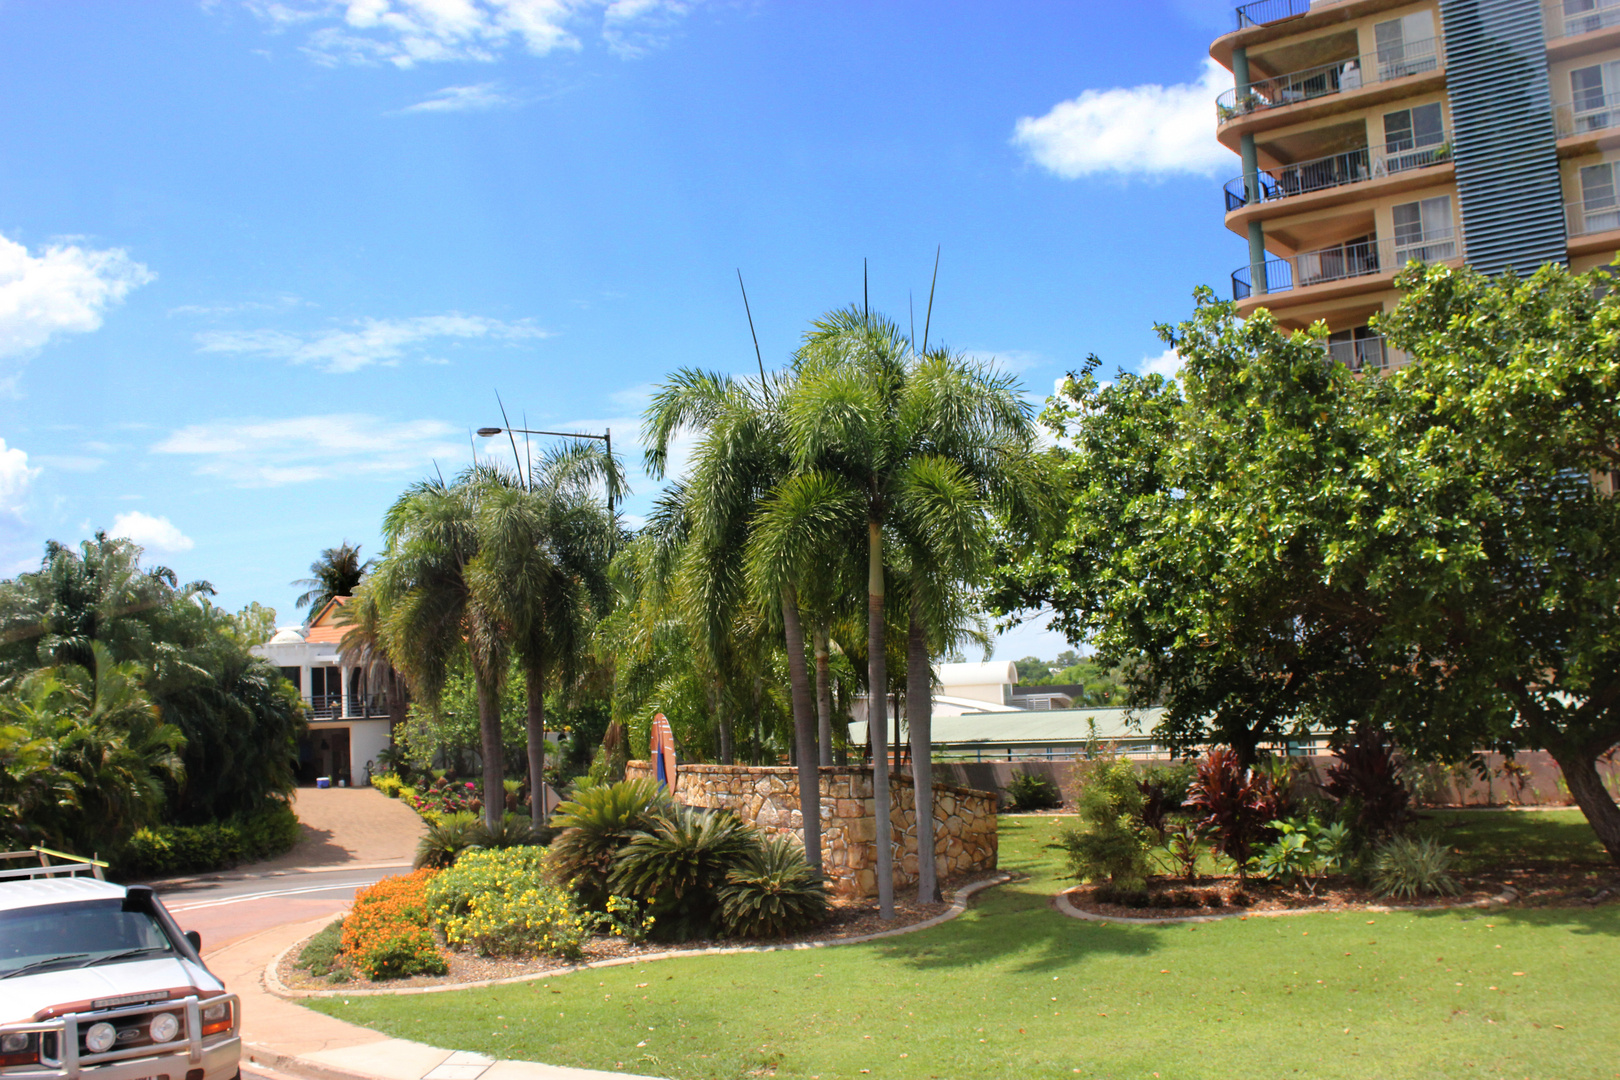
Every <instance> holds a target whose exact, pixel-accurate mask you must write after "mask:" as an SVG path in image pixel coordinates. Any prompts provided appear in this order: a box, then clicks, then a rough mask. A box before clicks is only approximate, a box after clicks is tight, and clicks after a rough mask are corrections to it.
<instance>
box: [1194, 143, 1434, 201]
mask: <svg viewBox="0 0 1620 1080" xmlns="http://www.w3.org/2000/svg"><path fill="white" fill-rule="evenodd" d="M1450 160H1451V142H1450V140H1449V139H1447V138H1446V136H1445V135H1444V134H1443V133H1442V134H1441V135H1440V136H1439V137H1438V139H1431V141H1427V142H1425V143H1424V144H1423V145H1418V144H1417V143H1415V142H1414V141H1413V140H1410V139H1403V140H1400V141H1397V142H1390V143H1385V144H1384V146H1383V147H1382V148H1381V149H1380V150H1379V151H1378V152H1377V153H1374V152H1373V151H1371V150H1366V149H1363V150H1351V151H1348V152H1347V153H1343V154H1333V155H1330V156H1328V157H1324V158H1316V159H1314V160H1312V161H1300V162H1295V163H1294V164H1292V165H1284V166H1282V167H1281V168H1279V169H1264V170H1261V171H1260V172H1259V173H1257V174H1256V175H1255V183H1256V185H1257V187H1258V191H1257V192H1255V194H1256V195H1257V196H1258V197H1257V198H1253V199H1251V198H1250V197H1249V195H1250V191H1249V184H1248V183H1247V181H1246V179H1245V178H1244V177H1241V176H1239V177H1234V178H1233V179H1231V180H1228V181H1227V182H1226V186H1225V191H1226V209H1227V211H1228V212H1230V211H1233V210H1236V209H1238V208H1239V207H1241V206H1245V205H1247V204H1248V203H1250V202H1262V203H1265V202H1274V201H1276V200H1277V199H1286V198H1289V197H1291V196H1294V195H1305V194H1309V193H1310V192H1312V191H1323V190H1326V189H1327V188H1335V187H1342V186H1343V185H1345V184H1356V183H1360V182H1361V181H1363V180H1373V179H1376V178H1378V177H1381V176H1389V175H1391V174H1393V173H1401V172H1407V171H1409V170H1411V169H1421V168H1425V167H1427V166H1429V165H1439V164H1441V163H1443V162H1446V161H1450Z"/></svg>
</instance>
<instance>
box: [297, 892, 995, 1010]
mask: <svg viewBox="0 0 1620 1080" xmlns="http://www.w3.org/2000/svg"><path fill="white" fill-rule="evenodd" d="M972 880H975V881H976V880H982V879H978V878H975V879H972ZM970 883H971V881H970V880H968V879H963V880H955V879H952V880H949V881H946V882H945V883H943V884H942V886H941V889H942V891H943V892H944V894H945V895H946V896H947V897H950V896H952V895H954V893H955V891H956V890H957V889H958V888H960V887H962V886H964V885H968V884H970ZM949 908H950V904H949V903H940V904H919V903H917V902H916V900H915V893H913V894H912V895H911V897H910V898H908V897H907V896H906V895H905V894H904V892H903V890H902V891H900V892H899V894H897V895H896V896H895V898H894V918H893V919H891V920H889V921H888V922H885V921H884V920H882V919H880V918H879V917H878V905H877V900H876V899H870V900H834V901H833V902H832V915H831V917H830V918H829V919H828V920H827V921H826V922H824V923H822V924H821V925H819V926H816V927H814V928H812V929H811V930H808V931H806V932H805V933H802V934H796V935H794V936H792V937H786V938H769V939H753V938H725V939H723V940H703V941H685V942H680V943H678V944H673V943H668V942H656V941H655V942H648V943H647V944H645V945H632V944H630V943H629V942H626V941H624V940H623V939H622V938H615V937H609V936H607V935H598V936H597V937H595V938H592V939H591V942H590V944H588V945H586V946H585V955H584V956H583V957H582V958H581V959H579V960H558V959H555V958H553V957H539V958H537V959H532V960H508V959H496V958H493V957H484V956H478V955H476V954H474V953H472V952H465V951H459V950H451V949H445V950H444V955H445V959H446V962H447V963H448V964H449V966H450V971H449V973H448V974H445V975H418V976H413V977H411V978H408V979H389V980H387V981H384V982H372V981H371V980H369V979H362V978H358V977H357V978H351V979H347V980H344V981H341V982H333V981H331V980H329V979H327V978H323V977H317V976H314V975H311V974H310V973H309V972H307V971H302V970H300V969H298V968H297V967H295V966H294V965H295V964H296V963H297V962H298V958H299V954H300V953H302V952H303V948H304V945H305V944H306V943H307V942H300V943H299V944H298V945H296V946H294V947H293V948H291V949H288V950H287V952H286V954H285V955H284V956H282V958H281V960H280V962H279V964H278V965H277V967H276V976H277V978H279V979H280V980H281V982H282V985H283V986H285V987H287V988H288V989H289V990H337V989H341V990H398V989H401V988H405V987H417V986H444V985H449V984H453V983H466V982H479V981H482V980H486V979H511V978H518V977H521V976H524V975H539V974H544V973H545V972H548V971H556V970H558V969H560V968H570V967H575V966H578V965H579V964H588V963H592V962H594V961H598V960H616V959H620V958H622V957H632V958H633V957H637V956H648V955H651V954H654V953H666V952H694V951H697V950H699V949H713V948H738V947H748V946H760V945H792V944H796V943H799V942H811V941H827V942H837V941H847V940H849V939H850V938H859V937H865V936H866V935H868V934H876V933H880V932H882V931H884V930H898V929H902V928H904V927H907V926H913V925H915V924H917V923H920V922H925V921H927V920H928V919H932V918H934V917H935V916H936V915H943V914H944V913H945V912H946V910H947V909H949ZM439 943H440V945H441V946H442V945H443V944H444V942H443V939H442V938H441V939H440V942H439Z"/></svg>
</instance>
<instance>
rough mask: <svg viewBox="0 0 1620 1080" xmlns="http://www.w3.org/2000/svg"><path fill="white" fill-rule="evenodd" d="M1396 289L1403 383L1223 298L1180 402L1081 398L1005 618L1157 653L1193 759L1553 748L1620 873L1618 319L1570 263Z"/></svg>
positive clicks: (1619, 307)
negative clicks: (1617, 780)
mask: <svg viewBox="0 0 1620 1080" xmlns="http://www.w3.org/2000/svg"><path fill="white" fill-rule="evenodd" d="M1399 283H1400V284H1401V285H1402V286H1403V287H1404V288H1405V289H1406V290H1407V295H1406V297H1405V299H1404V300H1403V301H1402V303H1401V305H1400V306H1399V308H1398V309H1397V310H1396V311H1395V312H1394V313H1392V314H1391V315H1389V316H1386V317H1384V318H1383V319H1382V320H1381V327H1382V329H1383V332H1384V333H1385V334H1386V336H1387V337H1388V339H1389V340H1390V341H1391V342H1392V343H1393V344H1394V345H1395V346H1397V347H1398V348H1401V349H1403V350H1405V351H1406V352H1407V353H1408V354H1409V355H1410V356H1411V363H1410V364H1409V365H1407V366H1406V367H1403V368H1401V369H1399V370H1397V371H1395V372H1393V373H1391V374H1389V375H1387V376H1371V377H1365V378H1363V377H1359V376H1356V375H1353V374H1351V373H1350V372H1349V371H1347V370H1346V369H1345V368H1344V367H1343V366H1342V365H1337V364H1334V363H1333V362H1331V360H1330V359H1329V358H1328V356H1327V355H1326V354H1325V352H1323V351H1322V349H1321V348H1320V346H1319V344H1318V343H1317V341H1316V340H1313V339H1312V338H1311V337H1310V336H1309V335H1305V334H1285V333H1283V332H1282V331H1280V330H1279V329H1278V328H1277V327H1276V324H1275V322H1274V320H1272V319H1271V317H1270V316H1269V314H1268V313H1266V312H1263V311H1262V312H1257V313H1256V314H1255V315H1254V316H1253V317H1251V318H1249V319H1247V320H1245V321H1243V322H1241V323H1240V322H1238V320H1237V319H1236V318H1235V315H1234V313H1233V311H1232V308H1231V306H1230V305H1228V304H1223V303H1217V302H1215V301H1214V300H1213V298H1212V296H1211V295H1210V294H1208V293H1207V292H1204V293H1202V294H1201V295H1200V297H1199V303H1198V308H1197V310H1196V312H1195V313H1194V316H1193V318H1192V319H1191V320H1189V321H1188V322H1186V323H1183V324H1181V325H1180V326H1178V327H1176V328H1174V329H1170V328H1165V330H1164V333H1165V335H1166V337H1167V339H1168V340H1169V341H1170V342H1171V344H1173V345H1174V346H1175V348H1176V349H1177V352H1178V354H1179V355H1180V356H1181V357H1182V360H1183V363H1184V368H1183V371H1184V377H1185V397H1184V398H1183V397H1182V396H1181V395H1180V394H1178V393H1176V392H1175V391H1174V390H1172V389H1169V388H1167V387H1165V386H1164V385H1163V384H1162V383H1157V382H1154V381H1152V380H1135V379H1121V380H1120V381H1119V382H1117V383H1116V384H1115V386H1114V387H1111V388H1102V387H1098V386H1096V385H1095V384H1094V383H1089V384H1088V382H1087V380H1086V379H1084V378H1081V379H1077V380H1075V381H1074V383H1073V384H1072V386H1071V390H1070V393H1069V395H1068V396H1069V398H1070V400H1069V402H1068V403H1061V402H1060V403H1058V404H1057V406H1056V408H1055V409H1053V410H1051V411H1049V415H1055V418H1056V419H1057V421H1058V426H1059V427H1061V428H1063V429H1064V430H1067V431H1068V432H1069V433H1070V435H1071V437H1072V438H1073V440H1074V444H1073V445H1074V446H1075V452H1074V455H1073V457H1072V458H1071V459H1070V460H1069V461H1068V462H1067V465H1066V467H1067V468H1068V470H1069V477H1070V488H1069V492H1070V515H1069V522H1068V525H1067V529H1066V532H1065V534H1064V536H1063V537H1062V538H1061V539H1060V540H1059V541H1058V542H1057V543H1055V544H1054V545H1053V546H1052V547H1051V548H1050V549H1049V550H1048V551H1047V552H1046V553H1045V554H1044V555H1043V556H1041V557H1038V558H1032V559H1029V560H1025V561H1024V563H1023V564H1022V565H1020V566H1019V567H1017V568H1016V570H1015V572H1014V573H1013V574H1011V575H1009V577H1010V579H1011V580H1010V582H1004V583H1003V584H1004V586H1008V587H1007V588H1005V590H1004V592H1003V594H1002V597H1001V598H1002V599H1003V600H1004V601H1005V600H1006V599H1008V597H1009V596H1012V597H1016V596H1020V595H1021V596H1022V597H1023V599H1024V600H1028V599H1032V598H1035V597H1037V596H1039V597H1044V598H1045V600H1046V601H1047V602H1050V603H1052V604H1053V606H1054V607H1056V608H1057V609H1058V611H1059V618H1060V619H1062V620H1064V622H1065V628H1066V629H1070V630H1071V636H1073V637H1074V638H1076V639H1079V638H1080V637H1085V636H1090V637H1091V638H1092V640H1093V641H1094V642H1095V643H1096V644H1097V647H1098V650H1099V653H1100V654H1101V655H1102V656H1103V657H1104V658H1105V659H1107V658H1112V659H1120V660H1122V659H1125V658H1127V657H1128V656H1131V655H1136V656H1140V657H1142V658H1143V660H1142V669H1141V670H1142V671H1143V673H1144V681H1146V682H1149V683H1156V684H1157V685H1158V686H1160V687H1162V688H1163V689H1164V690H1165V691H1166V698H1167V701H1168V703H1169V708H1170V712H1171V714H1172V715H1173V716H1174V717H1175V718H1176V724H1177V725H1179V726H1176V725H1173V726H1172V734H1174V735H1176V736H1178V737H1181V738H1183V739H1188V740H1190V739H1191V738H1193V737H1195V732H1196V734H1198V735H1202V736H1203V737H1204V738H1206V739H1208V738H1212V737H1213V738H1214V739H1215V740H1216V741H1225V742H1229V743H1231V744H1232V745H1234V746H1236V747H1238V748H1239V749H1240V750H1242V749H1243V748H1244V746H1243V741H1244V740H1246V741H1247V742H1248V745H1249V747H1250V748H1251V749H1252V747H1253V745H1254V744H1255V743H1256V742H1258V741H1260V740H1261V739H1266V738H1276V737H1278V736H1280V735H1283V734H1285V733H1286V731H1287V730H1288V729H1290V728H1293V727H1295V726H1304V725H1311V726H1317V727H1323V726H1325V727H1328V728H1332V729H1336V730H1339V731H1346V730H1348V729H1349V728H1350V727H1351V726H1352V725H1353V724H1354V722H1355V721H1357V720H1359V719H1362V718H1367V719H1371V720H1373V721H1375V722H1378V723H1382V724H1383V725H1384V726H1386V727H1387V728H1388V729H1389V730H1390V731H1391V732H1392V734H1393V735H1394V736H1395V738H1396V739H1397V740H1398V741H1399V742H1400V744H1401V745H1402V746H1403V747H1404V748H1405V749H1406V750H1407V751H1408V752H1410V753H1413V754H1416V755H1419V756H1437V757H1445V758H1448V759H1450V760H1457V759H1459V758H1462V757H1466V756H1468V755H1471V754H1473V753H1476V752H1477V751H1480V750H1483V749H1500V750H1503V751H1507V752H1511V751H1514V750H1519V749H1545V750H1547V751H1548V752H1549V753H1550V754H1551V756H1552V757H1553V758H1554V760H1556V761H1557V762H1558V764H1559V766H1560V768H1561V769H1562V770H1563V773H1564V777H1565V782H1566V783H1567V784H1568V786H1569V790H1570V794H1571V795H1572V796H1573V797H1574V799H1575V801H1576V803H1577V804H1578V805H1579V806H1580V807H1581V809H1582V811H1583V813H1584V814H1585V815H1586V817H1587V820H1588V821H1589V822H1591V824H1592V827H1593V829H1594V830H1595V831H1596V832H1597V835H1598V837H1599V839H1600V840H1601V841H1602V842H1603V843H1604V845H1605V847H1606V848H1607V849H1608V850H1609V852H1610V854H1611V855H1612V856H1614V857H1615V858H1616V860H1617V861H1620V808H1617V807H1616V806H1615V803H1614V800H1613V798H1612V797H1610V795H1609V794H1608V792H1607V791H1606V790H1605V789H1604V787H1603V785H1602V783H1601V780H1600V779H1599V777H1598V773H1597V769H1596V761H1597V759H1598V758H1599V757H1600V756H1601V755H1603V754H1605V753H1607V752H1609V751H1610V750H1611V749H1612V748H1613V747H1615V746H1616V745H1620V646H1617V645H1616V644H1615V643H1616V642H1620V501H1617V500H1616V499H1615V498H1614V484H1613V480H1612V475H1613V473H1614V470H1616V468H1617V467H1620V450H1617V447H1620V409H1617V408H1616V402H1617V400H1620V347H1617V346H1616V344H1615V342H1616V341H1617V340H1620V334H1617V333H1616V331H1617V329H1620V295H1617V294H1615V293H1614V292H1613V291H1612V290H1611V289H1610V283H1609V279H1608V277H1607V275H1605V274H1603V273H1600V272H1594V273H1592V274H1587V275H1573V274H1570V273H1569V272H1568V271H1566V270H1564V269H1562V268H1561V267H1557V266H1549V267H1544V268H1543V269H1542V270H1540V271H1538V272H1537V273H1536V274H1535V275H1534V276H1533V277H1531V278H1529V279H1526V280H1521V279H1517V278H1514V277H1512V276H1511V275H1507V276H1504V277H1502V278H1500V279H1498V280H1495V281H1492V280H1490V279H1487V278H1484V277H1482V276H1480V275H1478V274H1475V273H1473V272H1472V271H1453V270H1449V269H1446V268H1432V269H1428V270H1422V269H1412V270H1409V271H1407V272H1406V274H1405V275H1404V276H1403V277H1402V278H1401V279H1400V281H1399ZM1105 522H1107V523H1108V526H1109V527H1111V528H1112V529H1113V533H1114V539H1112V540H1110V539H1107V538H1105V537H1103V536H1102V531H1103V529H1104V523H1105ZM1009 606H1012V605H1009Z"/></svg>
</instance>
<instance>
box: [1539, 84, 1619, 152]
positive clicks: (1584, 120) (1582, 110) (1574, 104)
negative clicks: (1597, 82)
mask: <svg viewBox="0 0 1620 1080" xmlns="http://www.w3.org/2000/svg"><path fill="white" fill-rule="evenodd" d="M1553 125H1554V127H1555V128H1556V130H1557V132H1558V140H1559V143H1560V146H1559V150H1560V151H1563V152H1565V153H1566V154H1567V153H1570V152H1581V151H1584V150H1585V149H1587V148H1588V147H1589V146H1590V145H1592V144H1594V143H1595V144H1597V145H1599V146H1603V145H1608V144H1610V143H1616V142H1620V130H1616V129H1620V93H1615V94H1588V95H1587V96H1585V97H1583V98H1582V99H1581V100H1579V101H1562V102H1559V103H1558V104H1556V105H1554V106H1553Z"/></svg>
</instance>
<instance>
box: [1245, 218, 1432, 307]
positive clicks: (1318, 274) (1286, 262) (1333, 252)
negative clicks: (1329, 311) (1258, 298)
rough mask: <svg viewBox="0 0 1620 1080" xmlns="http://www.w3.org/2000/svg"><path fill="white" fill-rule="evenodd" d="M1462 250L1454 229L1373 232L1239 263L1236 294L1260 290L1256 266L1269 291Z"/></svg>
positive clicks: (1344, 277) (1367, 272) (1345, 277)
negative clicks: (1259, 262)
mask: <svg viewBox="0 0 1620 1080" xmlns="http://www.w3.org/2000/svg"><path fill="white" fill-rule="evenodd" d="M1458 251H1459V247H1458V244H1457V238H1456V237H1455V236H1454V235H1452V232H1451V230H1450V229H1446V230H1445V231H1444V234H1443V235H1442V234H1441V233H1440V232H1439V231H1438V230H1436V231H1435V232H1433V233H1409V234H1407V235H1405V236H1403V237H1402V239H1401V240H1400V241H1395V240H1378V239H1375V238H1372V237H1368V238H1366V239H1362V240H1349V241H1346V242H1344V243H1342V244H1334V245H1333V246H1332V247H1326V248H1318V249H1317V250H1315V251H1302V252H1300V253H1299V254H1298V255H1295V256H1293V257H1292V258H1287V259H1284V258H1275V257H1273V258H1268V259H1267V260H1266V261H1265V264H1264V266H1262V267H1254V266H1242V267H1239V268H1238V269H1237V270H1235V271H1233V273H1232V299H1234V300H1246V299H1248V298H1249V297H1250V296H1251V295H1253V294H1254V293H1255V292H1256V291H1257V290H1256V289H1255V287H1254V284H1255V275H1256V272H1257V271H1258V272H1260V273H1262V274H1263V275H1264V278H1263V280H1262V284H1264V286H1265V289H1264V291H1265V292H1268V293H1280V292H1289V291H1291V290H1293V289H1296V288H1301V289H1303V288H1308V287H1310V286H1312V285H1325V284H1327V283H1329V282H1333V281H1344V280H1348V279H1350V278H1358V277H1368V276H1370V275H1373V274H1380V273H1389V272H1391V271H1394V270H1398V269H1400V268H1401V267H1402V266H1404V265H1405V264H1406V263H1407V262H1409V261H1410V260H1412V259H1416V260H1418V261H1419V262H1443V261H1445V260H1447V259H1454V258H1456V257H1457V253H1458Z"/></svg>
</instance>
